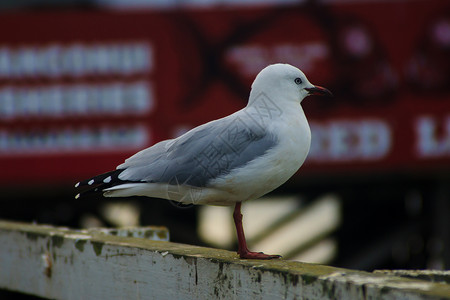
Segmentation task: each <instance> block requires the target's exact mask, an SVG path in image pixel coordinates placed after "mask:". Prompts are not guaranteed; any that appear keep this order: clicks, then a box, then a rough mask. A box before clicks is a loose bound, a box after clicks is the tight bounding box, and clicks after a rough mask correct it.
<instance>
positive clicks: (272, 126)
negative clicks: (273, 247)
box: [75, 63, 332, 259]
mask: <svg viewBox="0 0 450 300" xmlns="http://www.w3.org/2000/svg"><path fill="white" fill-rule="evenodd" d="M309 95H319V96H332V93H331V92H330V91H329V90H328V89H326V88H323V87H320V86H315V85H313V84H311V83H310V82H309V81H308V79H307V78H306V76H305V74H304V73H303V72H302V71H300V70H299V69H298V68H296V67H294V66H292V65H289V64H281V63H278V64H273V65H269V66H267V67H265V68H264V69H263V70H261V71H260V72H259V74H258V75H257V76H256V78H255V80H254V82H253V84H252V88H251V91H250V96H249V100H248V104H247V106H246V107H244V108H243V109H241V110H239V111H237V112H235V113H233V114H231V115H229V116H226V117H224V118H221V119H217V120H214V121H211V122H208V123H206V124H203V125H200V126H198V127H196V128H194V129H192V130H190V131H188V132H186V133H185V134H183V135H181V136H179V137H177V138H175V139H169V140H165V141H161V142H159V143H157V144H155V145H153V146H151V147H149V148H146V149H144V150H142V151H140V152H138V153H136V154H134V155H133V156H131V157H130V158H128V159H126V160H125V162H124V163H122V164H120V165H118V166H117V168H116V170H114V171H110V172H107V173H104V174H101V175H98V176H95V177H93V178H90V179H87V180H84V181H81V182H78V183H77V184H76V185H75V187H76V188H79V187H82V186H87V187H88V189H87V190H86V191H84V192H82V193H80V194H78V195H77V196H76V198H79V197H81V196H84V195H86V194H89V193H97V194H103V196H104V197H130V196H147V197H154V198H162V199H167V200H172V201H177V202H180V203H183V204H205V205H220V206H231V205H234V212H233V219H234V223H235V226H236V232H237V237H238V251H237V253H238V254H239V257H240V258H242V259H274V258H280V257H281V256H279V255H267V254H264V253H262V252H252V251H250V250H249V249H248V247H247V243H246V239H245V235H244V228H243V226H242V214H241V204H242V202H244V201H248V200H253V199H257V198H260V197H261V196H263V195H265V194H267V193H269V192H271V191H272V190H274V189H276V188H277V187H279V186H280V185H282V184H283V183H285V182H286V181H287V180H288V179H289V178H290V177H292V176H293V175H294V174H295V173H296V172H297V171H298V169H299V168H300V167H301V166H302V164H303V162H304V161H305V159H306V156H307V155H308V152H309V148H310V143H311V131H310V128H309V125H308V121H307V119H306V116H305V113H304V111H303V109H302V106H301V102H302V100H303V99H304V98H305V97H307V96H309Z"/></svg>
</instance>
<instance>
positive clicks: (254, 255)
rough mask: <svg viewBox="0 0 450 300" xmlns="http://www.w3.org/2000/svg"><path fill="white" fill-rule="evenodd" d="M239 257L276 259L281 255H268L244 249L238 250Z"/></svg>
mask: <svg viewBox="0 0 450 300" xmlns="http://www.w3.org/2000/svg"><path fill="white" fill-rule="evenodd" d="M238 254H239V257H240V258H243V259H278V258H281V255H269V254H264V253H262V252H252V251H244V252H238Z"/></svg>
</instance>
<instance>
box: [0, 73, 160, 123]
mask: <svg viewBox="0 0 450 300" xmlns="http://www.w3.org/2000/svg"><path fill="white" fill-rule="evenodd" d="M153 107H154V96H153V89H152V86H151V85H150V84H148V83H147V82H143V81H142V82H134V83H120V82H116V83H109V84H98V85H85V84H79V85H69V86H62V85H56V86H49V87H48V86H47V87H32V88H31V87H30V88H26V87H6V88H3V89H0V120H1V119H8V120H11V119H17V118H29V117H32V118H46V117H53V118H60V117H66V116H78V115H83V116H97V115H105V114H109V115H114V114H116V115H118V114H133V115H140V114H145V113H148V112H150V111H151V110H152V109H153Z"/></svg>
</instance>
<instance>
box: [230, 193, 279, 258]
mask: <svg viewBox="0 0 450 300" xmlns="http://www.w3.org/2000/svg"><path fill="white" fill-rule="evenodd" d="M233 219H234V225H236V232H237V237H238V245H239V249H238V254H239V257H240V258H248V259H274V258H280V257H281V256H280V255H267V254H264V253H262V252H252V251H250V250H248V248H247V242H246V241H245V235H244V227H243V226H242V214H241V202H237V203H236V206H235V207H234V213H233Z"/></svg>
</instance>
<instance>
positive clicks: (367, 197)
mask: <svg viewBox="0 0 450 300" xmlns="http://www.w3.org/2000/svg"><path fill="white" fill-rule="evenodd" d="M0 10H1V11H0V13H1V15H0V166H1V172H0V189H1V197H0V199H1V200H0V218H1V219H7V220H18V221H26V222H36V223H45V224H53V225H64V226H69V227H74V228H84V227H96V226H124V225H165V226H167V227H168V228H169V230H170V234H171V240H172V241H174V242H181V243H188V244H196V245H204V246H212V247H218V248H225V249H230V250H234V249H236V240H235V232H234V227H233V223H232V209H231V208H227V207H225V208H224V207H197V206H188V207H186V206H181V205H178V204H176V203H172V202H169V201H166V200H159V199H148V198H138V197H137V198H132V199H102V198H88V199H81V200H75V199H74V195H75V194H76V193H77V192H76V191H75V189H74V187H73V186H74V184H75V183H76V182H78V181H80V180H83V179H87V178H89V177H92V176H94V175H97V174H99V173H103V172H106V171H110V170H112V169H114V168H115V166H116V165H118V164H120V163H121V162H123V160H124V159H125V158H127V157H128V156H130V155H131V154H134V153H135V152H137V151H138V150H140V149H143V148H145V147H148V146H150V145H152V144H154V143H156V142H158V141H160V140H162V139H167V138H173V137H176V136H178V135H180V134H182V133H184V132H185V131H187V130H189V129H190V128H193V127H195V126H197V125H200V124H202V123H205V122H207V121H210V120H213V119H216V118H219V117H223V116H226V115H228V114H230V113H232V112H234V111H236V110H238V109H241V108H242V107H244V106H245V105H246V101H247V98H248V94H249V91H250V85H251V82H252V81H253V79H254V77H255V75H256V74H257V73H258V72H259V71H260V70H261V69H262V68H263V67H265V66H266V65H268V64H271V63H276V62H286V63H290V64H293V65H295V66H297V67H299V68H300V69H302V70H303V71H304V72H305V73H306V75H307V76H308V78H309V80H310V81H311V82H312V83H314V84H317V85H321V86H325V87H327V88H329V89H330V90H332V91H333V93H334V95H335V97H334V98H332V99H325V98H314V97H309V98H307V99H306V100H305V101H304V102H303V107H304V110H305V112H306V114H307V116H308V118H309V120H310V126H311V130H312V145H311V151H310V154H309V156H308V158H307V161H306V163H305V165H304V166H303V167H302V168H301V170H300V172H299V173H298V174H297V175H296V176H294V177H293V178H292V179H291V180H289V181H288V182H287V183H286V184H285V185H283V186H282V187H280V188H279V189H277V190H276V191H274V192H272V193H271V194H269V195H267V196H266V197H264V198H263V199H261V200H257V201H253V202H249V203H245V204H244V205H243V214H244V224H245V225H244V227H245V229H246V233H247V235H248V240H249V244H250V246H251V249H252V250H259V251H264V252H266V253H271V254H282V255H283V256H284V258H285V259H292V260H301V261H308V262H316V263H323V264H329V265H333V266H340V267H346V268H354V269H360V270H369V271H371V270H374V269H413V268H414V269H416V268H429V269H448V268H449V267H450V3H449V2H448V1H439V0H416V1H412V0H411V1H406V0H405V1H402V0H397V1H385V0H373V1H363V0H329V1H313V0H311V1H294V0H283V1H274V0H247V1H237V0H176V1H175V0H173V1H163V0H152V1H151V0H132V1H128V0H66V1H62V0H58V1H56V0H21V1H17V0H3V1H1V2H0Z"/></svg>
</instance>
